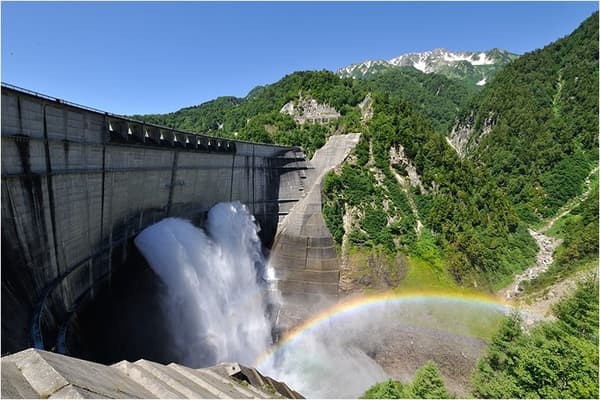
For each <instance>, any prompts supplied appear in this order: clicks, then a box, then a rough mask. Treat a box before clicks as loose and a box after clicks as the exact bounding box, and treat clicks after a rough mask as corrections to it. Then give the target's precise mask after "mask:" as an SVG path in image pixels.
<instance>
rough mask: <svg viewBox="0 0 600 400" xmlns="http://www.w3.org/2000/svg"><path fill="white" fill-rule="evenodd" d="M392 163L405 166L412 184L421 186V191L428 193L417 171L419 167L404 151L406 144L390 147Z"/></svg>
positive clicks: (393, 165)
mask: <svg viewBox="0 0 600 400" xmlns="http://www.w3.org/2000/svg"><path fill="white" fill-rule="evenodd" d="M390 163H391V165H392V167H395V166H400V167H403V168H404V169H405V170H406V173H407V175H408V181H409V182H410V185H411V186H414V187H419V188H420V189H421V192H423V193H427V190H426V189H425V186H424V185H423V182H422V181H421V177H420V176H419V173H418V172H417V168H416V167H415V165H414V164H413V163H412V161H411V160H410V159H409V158H408V156H407V155H406V154H405V153H404V146H402V145H398V146H397V147H391V148H390Z"/></svg>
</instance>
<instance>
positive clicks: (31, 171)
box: [1, 84, 311, 354]
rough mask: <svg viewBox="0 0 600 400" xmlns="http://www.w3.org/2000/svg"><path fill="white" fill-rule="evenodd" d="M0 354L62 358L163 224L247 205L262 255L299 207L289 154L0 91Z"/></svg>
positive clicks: (299, 185) (299, 176) (299, 167)
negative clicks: (48, 352) (102, 295)
mask: <svg viewBox="0 0 600 400" xmlns="http://www.w3.org/2000/svg"><path fill="white" fill-rule="evenodd" d="M1 139H2V144H1V149H2V314H3V318H2V354H6V353H12V352H15V351H18V350H21V349H24V348H26V347H29V346H32V345H33V346H35V347H38V348H45V349H54V350H57V351H59V352H64V351H65V350H66V348H67V347H68V344H69V336H70V335H76V334H77V333H76V332H72V331H71V332H69V326H70V321H71V320H72V319H73V318H74V317H76V314H77V310H78V309H80V308H81V306H83V305H84V304H87V303H90V302H92V301H93V299H94V298H95V297H96V296H97V293H98V291H99V290H100V288H101V287H102V286H103V285H105V284H106V283H107V282H110V280H111V276H112V275H113V274H114V273H116V272H117V271H118V270H119V269H120V267H121V266H122V265H123V263H124V262H125V261H126V260H127V258H128V256H129V255H130V253H131V252H132V245H131V242H132V238H133V237H134V236H135V235H136V234H137V233H139V232H140V231H142V230H143V229H144V228H146V227H147V226H149V225H151V224H153V223H154V222H157V221H159V220H161V219H163V218H165V217H167V216H177V217H183V218H191V219H194V218H196V219H197V218H199V217H201V216H202V215H203V213H205V212H206V211H207V210H208V209H209V208H210V207H212V206H213V205H214V204H216V203H219V202H222V201H232V200H237V201H240V202H242V203H244V204H246V205H247V206H248V208H249V210H250V212H251V213H252V214H253V215H254V216H255V218H256V220H257V221H258V223H259V224H260V227H261V232H260V235H261V240H262V242H263V244H265V246H267V247H269V246H270V245H271V243H272V241H273V239H274V237H275V234H276V231H277V226H278V222H279V220H280V218H282V217H283V216H285V215H286V213H287V212H288V211H289V210H290V209H291V208H292V207H293V205H294V204H295V203H296V202H297V201H298V200H299V199H300V198H302V196H303V181H304V180H305V178H306V171H307V170H309V169H311V166H310V164H309V163H308V162H307V161H306V160H305V157H304V155H303V153H302V152H301V150H300V149H299V148H293V147H282V146H274V145H265V144H256V143H248V142H242V141H234V140H228V139H222V138H215V137H211V136H206V135H195V134H191V133H189V132H181V131H177V130H175V129H172V128H167V127H162V126H157V125H152V124H146V123H144V122H140V121H135V120H131V119H128V118H126V117H122V116H118V115H114V114H109V113H105V112H102V111H99V110H94V109H90V108H87V107H83V106H79V105H75V104H71V103H68V102H65V101H62V100H59V99H55V98H51V97H48V96H44V95H40V94H37V93H33V92H28V91H26V90H23V89H19V88H15V87H12V86H9V85H4V84H3V86H2V131H1ZM73 329H75V328H73Z"/></svg>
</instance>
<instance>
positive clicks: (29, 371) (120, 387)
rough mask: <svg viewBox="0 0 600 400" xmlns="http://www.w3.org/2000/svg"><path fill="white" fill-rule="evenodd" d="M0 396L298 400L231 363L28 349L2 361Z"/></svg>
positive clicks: (286, 389) (290, 392) (296, 395)
mask: <svg viewBox="0 0 600 400" xmlns="http://www.w3.org/2000/svg"><path fill="white" fill-rule="evenodd" d="M1 367H2V381H1V386H2V397H3V398H64V397H68V398H192V399H193V398H196V399H197V398H235V399H237V398H302V396H301V395H300V394H299V393H297V392H295V391H293V390H292V389H290V388H289V387H287V386H286V385H285V384H284V383H281V382H278V381H275V380H273V379H271V378H269V377H265V376H263V375H261V374H260V373H259V372H258V371H256V370H255V369H253V368H247V367H243V366H240V365H239V364H235V363H227V364H220V365H217V366H214V367H211V368H203V369H191V368H187V367H183V366H180V365H177V364H170V365H161V364H156V363H153V362H150V361H146V360H139V361H136V362H135V363H130V362H128V361H122V362H120V363H118V364H115V365H113V366H106V365H102V364H97V363H93V362H89V361H84V360H80V359H77V358H71V357H67V356H63V355H59V354H55V353H51V352H47V351H42V350H35V349H28V350H24V351H21V352H19V353H16V354H13V355H10V356H6V357H2V361H1Z"/></svg>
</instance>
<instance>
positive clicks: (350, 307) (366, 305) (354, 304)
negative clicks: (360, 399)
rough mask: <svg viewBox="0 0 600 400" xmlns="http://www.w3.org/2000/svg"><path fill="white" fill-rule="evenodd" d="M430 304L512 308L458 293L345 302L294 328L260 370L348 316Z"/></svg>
mask: <svg viewBox="0 0 600 400" xmlns="http://www.w3.org/2000/svg"><path fill="white" fill-rule="evenodd" d="M427 300H434V301H436V300H437V301H455V302H460V303H464V304H470V305H480V306H484V307H491V308H493V309H497V310H499V311H504V312H506V311H508V310H510V309H512V307H511V306H510V305H509V304H507V303H504V302H502V301H500V300H499V299H498V298H497V297H493V296H490V295H485V294H481V293H457V292H439V291H435V292H433V291H432V292H423V291H419V292H383V293H378V294H373V295H365V296H360V297H355V298H349V299H347V300H346V301H343V302H341V303H337V304H335V305H333V306H332V307H330V308H328V309H326V310H324V311H322V312H320V313H319V314H316V315H315V316H313V317H312V318H310V319H308V320H307V321H305V322H303V323H302V324H300V325H298V326H296V327H294V328H293V329H291V330H290V331H288V332H287V333H286V335H285V336H284V337H283V338H282V339H281V340H280V341H279V342H278V343H277V345H275V346H273V347H272V348H271V349H270V350H269V351H268V352H266V353H265V354H262V355H261V356H260V357H258V359H257V361H256V363H255V364H254V365H256V366H257V367H260V366H261V365H264V363H266V362H267V361H268V360H269V359H270V358H271V357H272V356H274V355H275V354H276V353H277V352H279V351H282V350H283V349H285V348H287V347H289V346H291V345H293V344H294V342H296V341H297V340H299V339H300V338H301V337H302V336H304V335H306V334H310V333H311V332H314V331H316V330H317V329H319V327H321V326H322V325H324V324H327V323H331V322H333V321H334V320H336V319H339V318H343V317H344V316H349V315H350V314H352V313H356V312H358V311H365V310H369V309H374V308H377V307H380V306H384V305H397V304H410V303H418V302H423V301H427Z"/></svg>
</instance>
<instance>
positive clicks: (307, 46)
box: [1, 1, 598, 114]
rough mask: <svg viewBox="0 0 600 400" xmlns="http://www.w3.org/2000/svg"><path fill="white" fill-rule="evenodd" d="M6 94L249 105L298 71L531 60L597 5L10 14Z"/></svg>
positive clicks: (129, 106)
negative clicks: (432, 56)
mask: <svg viewBox="0 0 600 400" xmlns="http://www.w3.org/2000/svg"><path fill="white" fill-rule="evenodd" d="M1 7H2V70H1V77H2V81H3V82H8V83H12V84H15V85H18V86H22V87H25V88H27V89H30V90H35V91H39V92H42V93H44V94H48V95H51V96H55V97H59V98H63V99H65V100H69V101H73V102H77V103H81V104H84V105H88V106H92V107H96V108H100V109H103V110H107V111H111V112H114V113H118V114H133V113H154V112H168V111H175V110H177V109H179V108H181V107H184V106H190V105H195V104H199V103H202V102H204V101H207V100H210V99H213V98H215V97H218V96H223V95H234V96H244V95H246V93H248V91H250V90H251V89H252V88H253V87H255V86H257V85H264V84H268V83H273V82H276V81H277V80H279V79H280V78H282V77H283V76H284V75H286V74H288V73H291V72H293V71H297V70H320V69H329V70H334V71H335V70H336V69H338V68H340V67H343V66H346V65H348V64H351V63H354V62H360V61H364V60H367V59H389V58H392V57H395V56H398V55H400V54H403V53H407V52H412V51H425V50H431V49H434V48H438V47H444V48H447V49H450V50H487V49H491V48H495V47H497V48H502V49H506V50H509V51H512V52H515V53H519V54H522V53H524V52H527V51H531V50H534V49H536V48H540V47H543V46H545V45H546V44H548V43H550V42H552V41H554V40H556V39H558V38H560V37H563V36H565V35H567V34H569V33H570V32H572V31H573V30H574V29H575V28H576V27H577V26H578V25H579V24H580V23H581V22H582V21H583V20H584V19H585V18H587V17H588V16H590V15H591V14H592V13H593V12H594V11H596V10H598V3H597V2H587V3H575V2H567V3H558V2H551V3H546V2H533V3H523V2H505V3H495V2H485V3H473V2H467V3H455V2H442V3H438V2H419V3H409V2H398V3H389V2H386V3H340V2H337V3H323V2H319V3H307V2H304V3H289V2H288V3H272V2H271V3H269V2H268V3H190V2H184V3H157V2H152V3H143V2H134V3H126V2H106V3H92V2H84V3H74V2H67V3H51V2H43V3H30V2H23V3H19V2H16V3H11V2H5V1H3V2H2V5H1Z"/></svg>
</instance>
